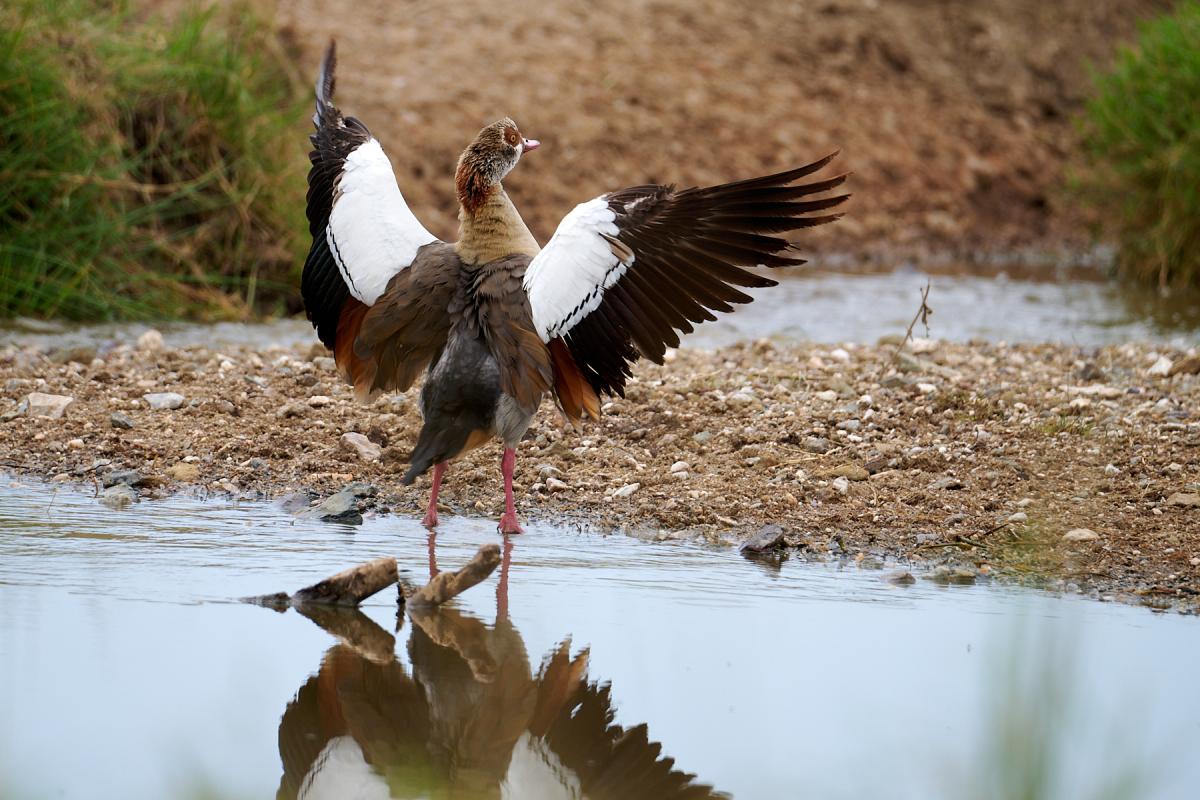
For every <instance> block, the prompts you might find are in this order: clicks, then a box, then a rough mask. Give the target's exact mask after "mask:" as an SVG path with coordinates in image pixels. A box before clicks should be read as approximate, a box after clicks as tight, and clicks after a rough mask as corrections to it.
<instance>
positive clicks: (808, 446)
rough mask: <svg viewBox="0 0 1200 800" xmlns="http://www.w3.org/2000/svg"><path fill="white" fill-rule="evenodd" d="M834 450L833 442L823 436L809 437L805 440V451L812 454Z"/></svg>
mask: <svg viewBox="0 0 1200 800" xmlns="http://www.w3.org/2000/svg"><path fill="white" fill-rule="evenodd" d="M832 448H833V442H831V441H829V440H828V439H826V438H825V437H823V436H809V437H808V438H807V439H805V440H804V449H805V450H807V451H808V452H810V453H828V452H829V451H830V450H831V449H832Z"/></svg>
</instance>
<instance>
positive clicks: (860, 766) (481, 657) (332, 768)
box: [0, 479, 1200, 800]
mask: <svg viewBox="0 0 1200 800" xmlns="http://www.w3.org/2000/svg"><path fill="white" fill-rule="evenodd" d="M0 486H2V488H0V796H3V797H6V798H9V797H11V798H26V797H28V798H35V797H67V798H77V797H78V798H85V797H86V798H106V797H112V798H158V797H181V796H200V793H201V792H203V791H209V792H212V793H213V795H214V796H219V797H269V796H271V795H272V794H275V793H278V796H281V797H295V796H302V797H310V798H316V797H342V798H345V797H370V798H387V797H395V798H415V797H431V798H432V797H449V796H454V797H464V798H474V797H504V798H534V799H536V798H578V797H591V798H602V797H611V798H639V797H645V798H670V797H689V798H704V797H711V796H732V797H734V798H739V800H749V799H751V798H799V797H815V798H858V797H905V798H907V797H912V798H918V797H922V798H924V797H945V798H962V797H972V796H979V797H982V796H991V797H1002V796H1013V795H1012V793H1011V791H1010V790H1012V788H1013V787H1012V785H1011V784H1012V783H1013V782H1014V781H1016V780H1019V779H1020V778H1021V777H1022V776H1023V775H1025V773H1032V768H1026V767H1024V766H1021V765H1022V764H1027V763H1028V761H1029V759H1028V758H1024V760H1023V757H1022V756H1021V755H1020V754H1021V753H1023V752H1026V750H1028V751H1031V752H1033V753H1035V754H1036V753H1041V752H1049V753H1051V754H1052V755H1053V759H1052V760H1053V762H1054V763H1055V764H1056V768H1055V769H1053V770H1051V775H1050V777H1049V778H1047V781H1048V785H1049V786H1050V793H1049V794H1046V795H1044V796H1047V797H1058V798H1083V797H1092V796H1098V795H1095V794H1094V793H1093V790H1094V789H1096V788H1099V787H1101V786H1104V785H1107V784H1110V783H1111V782H1112V781H1114V780H1116V779H1117V778H1118V777H1120V776H1121V775H1123V774H1125V772H1126V771H1127V770H1128V769H1132V770H1133V772H1134V773H1135V774H1136V776H1137V779H1138V780H1139V781H1140V783H1139V784H1138V785H1137V789H1136V790H1135V791H1134V793H1132V794H1129V795H1127V796H1129V797H1139V798H1185V797H1194V796H1195V794H1194V789H1195V787H1196V786H1197V785H1200V759H1198V758H1196V753H1197V752H1200V750H1198V746H1200V692H1198V691H1197V689H1196V681H1195V675H1196V665H1197V664H1198V663H1200V620H1197V619H1194V618H1187V617H1181V616H1174V615H1165V616H1158V615H1154V614H1152V613H1150V612H1148V611H1146V610H1144V609H1140V608H1134V607H1129V606H1122V605H1115V604H1106V603H1100V602H1096V601H1089V600H1084V599H1078V598H1067V599H1063V598H1055V597H1051V596H1049V595H1046V594H1042V593H1036V592H1030V591H1022V590H1017V589H1010V588H997V587H986V586H974V587H954V588H942V587H936V586H934V585H932V584H930V583H928V582H925V581H918V583H917V584H916V585H913V586H908V587H901V586H893V585H891V584H890V583H888V582H887V581H885V580H884V579H883V575H884V573H882V572H880V571H878V570H860V569H858V568H856V567H853V566H838V565H812V564H804V563H798V562H784V563H783V564H782V565H781V566H771V565H766V564H761V563H756V562H751V561H747V560H745V559H743V558H741V557H740V556H739V555H738V554H737V553H736V552H734V551H732V550H721V549H711V548H707V547H701V546H697V545H691V544H663V543H647V542H642V541H639V540H636V539H633V538H628V537H624V536H601V535H599V534H596V533H591V532H580V531H572V530H563V529H557V528H553V527H548V526H545V525H537V524H531V525H529V526H528V528H527V530H528V533H527V534H526V535H525V536H521V537H515V538H514V539H513V540H512V541H511V542H510V544H511V548H510V549H509V550H508V554H507V555H508V560H509V563H508V565H507V567H506V568H505V569H504V570H501V571H498V572H497V574H495V575H493V576H492V578H491V579H489V581H487V582H486V583H484V584H481V585H480V586H478V587H475V588H474V589H472V590H470V591H468V592H467V593H466V594H464V595H463V596H461V597H460V598H458V600H456V601H455V602H454V603H453V607H449V608H446V609H443V610H442V611H441V612H438V613H436V614H432V615H428V616H425V617H422V618H420V619H417V620H414V619H412V618H405V617H403V616H401V617H400V620H401V622H402V626H401V627H400V629H399V630H398V631H397V630H396V624H397V609H396V605H395V596H394V594H393V593H392V592H391V591H387V592H384V593H382V594H380V595H377V596H376V597H375V598H372V600H370V601H368V603H367V604H366V605H365V606H364V608H363V613H362V614H361V615H359V614H356V613H349V614H340V615H339V614H331V615H326V616H325V617H324V618H320V619H316V620H310V619H307V618H305V617H304V616H302V615H301V614H299V613H297V612H296V611H288V612H286V613H284V614H278V613H275V612H273V611H270V610H267V609H265V608H259V607H255V606H251V605H245V604H240V603H237V602H231V601H233V600H235V599H236V598H238V597H242V596H246V595H254V594H261V593H266V592H273V591H280V590H287V591H292V590H295V589H297V588H299V587H301V586H304V585H307V584H309V583H312V582H314V581H316V580H318V579H320V578H322V577H324V576H325V575H328V574H330V573H332V572H335V571H338V570H340V569H342V568H345V567H347V566H350V565H353V564H355V563H358V562H361V561H364V560H367V559H370V558H374V557H378V556H382V555H393V556H395V557H396V558H397V560H398V561H399V563H400V565H401V569H402V571H403V570H407V571H408V574H409V576H410V577H411V578H412V579H413V580H416V581H419V582H420V581H424V580H425V579H427V577H428V572H429V565H430V548H429V544H430V543H429V540H428V538H427V536H426V534H425V531H424V530H423V529H421V528H420V527H419V526H418V524H417V522H416V520H414V519H409V518H406V517H382V518H374V519H368V520H367V522H366V524H365V525H363V526H362V527H360V528H345V527H339V526H334V525H327V524H321V523H317V522H311V521H298V520H295V519H294V518H292V517H290V516H288V515H287V514H286V513H284V512H283V511H281V510H279V509H278V508H275V507H273V506H271V505H268V504H265V503H241V504H235V503H231V502H227V501H215V500H213V501H199V500H195V499H188V498H182V497H181V498H175V499H171V500H166V501H157V502H142V503H139V504H137V505H135V506H133V507H132V508H130V509H128V510H125V511H120V512H115V511H110V510H108V509H106V508H104V507H102V506H100V505H99V504H98V503H97V502H96V501H95V500H94V499H93V498H92V497H91V496H90V495H89V494H88V493H80V492H76V491H68V490H61V489H60V490H57V491H55V490H53V489H50V488H47V487H46V486H44V485H37V484H28V483H26V484H22V483H20V482H16V481H13V480H11V479H5V480H4V482H3V484H0ZM444 521H445V524H444V526H443V528H442V531H441V532H440V533H439V534H438V536H437V537H436V541H435V543H434V544H435V547H434V551H433V557H434V558H436V562H437V565H438V566H439V567H442V568H446V567H450V568H454V567H457V566H458V565H461V564H462V563H464V562H465V561H466V560H467V559H468V558H469V557H470V556H471V555H472V554H473V553H474V551H475V550H476V548H477V547H478V546H479V545H481V544H483V543H487V542H494V541H498V537H497V536H496V534H495V533H494V530H493V523H492V522H491V521H489V520H482V519H464V518H454V517H449V516H446V517H444ZM500 572H504V574H503V575H501V574H500ZM502 579H503V583H502ZM1004 731H1015V734H1014V736H1013V737H1012V738H1011V740H1009V745H1008V746H1007V747H1006V746H1005V745H1004V742H1005V741H1006V740H1005V736H1004V735H1003V734H1004ZM654 743H659V744H654ZM1014 753H1016V755H1014ZM1027 755H1028V754H1027ZM666 759H672V760H673V761H668V760H666ZM1013 764H1016V765H1017V766H1012V765H1013ZM683 773H689V774H694V775H695V776H696V777H695V779H694V780H689V779H688V778H687V777H686V776H685V775H684V774H683ZM709 787H711V788H709ZM988 787H998V788H996V789H994V790H989V788H988Z"/></svg>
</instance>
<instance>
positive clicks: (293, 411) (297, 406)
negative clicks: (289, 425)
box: [275, 402, 308, 419]
mask: <svg viewBox="0 0 1200 800" xmlns="http://www.w3.org/2000/svg"><path fill="white" fill-rule="evenodd" d="M307 413H308V406H307V405H306V404H304V403H299V402H296V403H284V404H283V405H282V406H280V407H279V410H277V411H276V412H275V416H276V417H278V418H279V419H288V418H289V417H303V416H304V415H305V414H307Z"/></svg>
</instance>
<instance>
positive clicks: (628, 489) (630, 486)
mask: <svg viewBox="0 0 1200 800" xmlns="http://www.w3.org/2000/svg"><path fill="white" fill-rule="evenodd" d="M640 488H642V485H641V484H640V483H627V484H625V485H624V486H622V487H621V488H620V489H617V490H616V491H615V492H613V493H612V496H613V497H629V495H631V494H633V493H634V492H636V491H637V490H638V489H640Z"/></svg>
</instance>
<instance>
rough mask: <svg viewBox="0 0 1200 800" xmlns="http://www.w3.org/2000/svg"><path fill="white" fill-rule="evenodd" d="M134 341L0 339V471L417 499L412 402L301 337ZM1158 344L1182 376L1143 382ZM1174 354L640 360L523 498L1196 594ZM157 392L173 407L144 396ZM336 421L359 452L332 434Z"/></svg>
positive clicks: (678, 531) (599, 514)
mask: <svg viewBox="0 0 1200 800" xmlns="http://www.w3.org/2000/svg"><path fill="white" fill-rule="evenodd" d="M144 344H145V345H146V347H143V348H139V346H138V345H137V344H135V343H124V344H114V345H110V346H106V347H102V348H101V349H100V350H98V351H97V350H93V349H74V350H69V351H60V352H49V353H47V352H41V351H37V350H32V349H25V350H18V349H16V348H14V347H12V346H9V347H8V348H7V349H3V350H0V385H2V387H3V397H0V420H2V422H0V464H2V465H3V467H4V468H7V469H8V470H9V471H10V472H14V473H20V474H25V475H33V476H42V477H45V478H48V479H53V480H61V481H66V482H69V483H85V484H89V485H91V484H94V485H95V487H96V491H97V492H100V491H102V490H103V489H104V486H105V484H111V483H114V482H115V483H117V484H118V486H117V488H115V489H109V490H108V492H109V500H110V502H111V501H113V500H114V499H115V500H116V501H118V502H120V500H121V498H120V497H115V498H114V496H113V493H114V492H115V493H117V494H120V493H121V492H127V491H129V490H126V489H124V488H122V487H121V486H120V485H119V484H120V483H122V482H125V483H131V484H133V485H134V486H135V488H134V490H133V491H132V492H131V493H130V497H131V499H132V497H134V496H137V497H139V499H145V498H149V497H154V496H159V495H162V494H165V493H169V492H174V491H180V490H184V491H188V490H190V491H200V492H202V493H204V494H215V495H217V496H248V497H268V498H275V499H278V498H281V497H283V496H285V495H289V494H292V493H296V492H302V493H304V494H303V495H302V496H299V497H296V496H293V497H291V498H290V500H289V505H290V507H291V508H293V509H303V508H306V507H308V506H309V505H310V499H311V502H312V503H316V502H318V501H320V500H322V499H324V498H326V497H328V496H329V495H330V494H331V493H334V492H336V491H338V490H340V489H342V488H343V487H344V486H346V485H347V484H349V483H351V482H365V483H368V484H370V485H371V486H372V487H373V488H372V489H371V490H370V491H364V492H361V493H362V494H364V495H369V496H364V497H361V498H360V499H358V500H357V501H355V504H356V506H357V508H358V510H360V511H365V512H366V513H383V512H386V511H389V510H390V511H393V512H395V513H401V514H408V515H417V514H419V513H420V512H421V510H422V507H423V504H424V502H425V500H426V492H427V491H428V478H423V479H422V480H421V481H419V482H418V484H417V485H415V486H414V487H411V488H405V487H402V486H401V485H400V484H399V480H398V479H399V476H400V473H401V472H402V470H403V463H404V458H405V455H406V454H407V450H408V448H409V447H410V446H411V443H412V442H413V441H414V439H415V435H416V432H417V430H418V427H419V424H420V419H419V414H418V412H417V409H416V407H415V402H414V399H415V396H414V395H410V396H403V395H398V396H388V397H384V398H381V399H379V400H377V401H376V402H375V403H374V404H373V405H371V406H369V407H368V406H363V405H360V404H356V403H355V402H354V401H353V400H352V398H351V397H350V395H349V392H348V391H347V389H346V388H345V387H343V386H342V385H341V384H340V383H339V381H338V379H337V376H336V375H335V373H334V372H333V369H332V361H331V360H330V359H328V358H326V357H325V356H324V355H323V354H322V351H321V350H320V349H319V348H315V349H314V350H313V351H311V352H309V351H300V350H270V351H266V352H255V351H252V350H227V351H225V352H220V353H217V352H212V351H208V350H205V349H202V348H195V349H187V350H172V349H162V348H160V349H155V348H154V344H155V342H154V341H153V335H151V336H150V340H148V341H146V342H145V343H144ZM1168 362H1171V365H1172V366H1173V367H1174V369H1175V371H1176V372H1177V373H1178V374H1175V375H1173V376H1166V375H1162V374H1158V373H1162V372H1165V371H1167V365H1168ZM1192 368H1194V369H1197V370H1200V359H1196V358H1195V357H1194V356H1193V357H1191V358H1189V357H1188V355H1187V354H1186V353H1182V352H1178V351H1163V352H1152V351H1151V350H1150V349H1149V348H1148V347H1145V346H1132V345H1130V346H1123V347H1120V348H1107V349H1102V350H1099V351H1094V352H1081V351H1079V350H1077V349H1073V348H1069V347H1062V346H1049V345H1047V346H1006V345H1004V344H972V345H954V344H946V343H936V342H925V341H918V342H917V343H916V345H915V347H914V345H911V344H910V345H909V346H908V347H907V348H906V349H905V350H904V351H903V352H902V353H897V350H896V347H895V345H892V344H879V345H874V346H863V347H853V348H848V349H842V348H833V349H831V348H829V347H827V346H826V347H821V346H798V347H789V348H786V349H781V348H777V347H775V346H772V345H771V344H769V343H766V342H760V343H758V344H756V345H746V346H739V347H732V348H727V349H723V350H720V351H717V352H704V351H689V350H681V351H679V352H678V353H675V354H673V357H672V359H671V360H670V361H669V362H668V363H667V364H666V365H664V366H663V367H655V366H653V365H642V366H640V368H639V369H638V370H637V377H636V378H635V379H634V380H633V381H632V382H631V384H630V386H629V392H628V396H627V397H626V398H625V399H624V400H619V399H618V400H613V401H611V402H610V403H608V404H607V405H606V406H605V414H604V417H603V419H602V420H601V422H599V423H598V424H590V425H587V426H585V427H584V428H583V429H582V430H579V431H576V430H573V429H571V428H569V427H564V426H563V425H562V423H561V422H560V421H559V419H558V415H557V412H556V411H554V410H553V409H552V408H551V406H550V404H549V403H548V402H547V403H546V404H544V406H543V409H542V413H541V414H540V416H539V418H538V420H537V421H536V422H535V424H534V426H533V428H532V429H531V430H530V432H529V434H528V436H527V438H526V440H525V441H524V442H523V443H522V445H521V447H520V451H519V458H518V464H517V483H518V492H519V497H520V500H519V506H518V507H519V511H520V513H521V514H522V515H523V516H524V517H525V518H526V519H529V520H536V521H540V522H552V523H554V524H582V525H585V526H588V527H591V528H595V529H600V530H610V529H615V530H625V531H628V532H631V533H634V534H636V535H641V536H648V537H652V538H679V537H696V538H700V539H705V540H709V541H713V542H740V541H743V540H745V539H747V538H749V537H751V536H754V535H756V534H760V533H761V532H762V529H763V528H764V526H769V525H778V526H779V527H780V529H781V530H780V533H779V534H777V535H776V536H775V537H773V538H781V539H782V541H781V542H780V544H781V545H783V544H786V545H788V546H789V548H788V549H786V550H784V551H783V552H782V553H781V554H777V555H787V554H790V555H791V556H792V557H806V558H829V557H837V558H843V559H848V560H854V561H857V562H859V563H860V564H861V565H863V566H878V565H880V564H883V563H890V562H892V561H894V560H899V561H900V562H902V563H906V562H910V561H911V562H916V563H917V564H919V565H921V566H933V567H936V568H937V569H935V571H934V577H939V578H941V579H943V580H964V581H974V580H978V579H981V578H984V577H985V576H991V575H1003V576H1006V577H1008V578H1014V579H1017V580H1022V581H1027V582H1031V583H1036V584H1039V585H1049V586H1051V587H1056V588H1067V589H1078V590H1080V591H1083V592H1087V593H1091V594H1094V595H1096V596H1110V595H1119V596H1124V597H1127V598H1128V597H1136V598H1138V599H1140V600H1141V601H1143V602H1147V603H1150V604H1151V605H1161V606H1167V605H1172V604H1174V605H1178V606H1181V607H1183V608H1192V609H1194V608H1196V607H1197V605H1200V412H1198V411H1197V408H1198V407H1200V376H1197V375H1193V374H1188V371H1189V369H1192ZM1181 370H1182V372H1181ZM32 392H41V393H47V394H55V395H61V396H64V397H69V398H71V402H70V404H69V405H68V406H67V407H66V409H65V413H64V414H63V416H62V417H61V418H58V419H54V418H49V417H39V416H33V415H31V413H30V412H31V411H33V410H34V409H31V408H28V407H23V404H24V405H25V406H28V405H29V404H30V403H31V402H32V403H33V405H35V406H38V405H39V399H38V398H37V397H34V398H33V399H32V401H31V400H30V399H29V395H30V394H31V393H32ZM160 392H175V393H177V394H179V395H180V396H181V397H180V398H179V401H178V402H179V403H180V406H179V407H178V408H176V409H165V410H152V409H151V408H149V407H148V401H147V399H146V398H145V395H147V394H148V393H160ZM114 414H116V415H117V416H114ZM128 426H131V427H128ZM354 432H357V433H361V434H363V435H364V437H365V439H364V440H363V441H366V442H367V444H366V445H365V447H366V449H367V450H368V451H373V450H377V451H378V452H367V453H366V457H365V458H364V456H363V455H360V454H359V452H358V451H357V450H355V449H354V448H353V447H351V446H349V445H348V444H347V443H345V442H343V436H344V434H346V433H354ZM374 444H378V445H379V448H375V447H374V446H373V445H374ZM376 456H378V457H376ZM498 462H499V449H498V446H497V445H495V444H493V445H490V446H487V447H484V448H481V449H480V450H477V451H475V452H473V453H471V454H470V455H469V456H468V457H466V458H465V459H464V460H463V461H461V462H459V463H457V464H455V465H453V466H452V468H451V471H450V474H449V477H448V480H447V484H446V486H445V488H444V493H443V500H444V512H443V513H456V514H457V513H465V514H473V515H485V516H496V515H498V513H499V510H500V506H501V497H502V495H501V491H500V476H499V463H498ZM125 470H134V471H136V475H131V474H127V473H126V474H123V471H125ZM98 508H101V506H98ZM352 513H353V512H352ZM770 530H771V529H768V531H770ZM1080 530H1083V531H1084V532H1082V533H1081V532H1079V531H1080ZM1072 531H1075V533H1073V534H1070V535H1068V534H1069V533H1070V532H1072ZM531 535H536V534H531ZM768 538H772V537H770V536H768Z"/></svg>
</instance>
